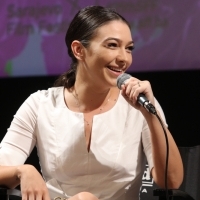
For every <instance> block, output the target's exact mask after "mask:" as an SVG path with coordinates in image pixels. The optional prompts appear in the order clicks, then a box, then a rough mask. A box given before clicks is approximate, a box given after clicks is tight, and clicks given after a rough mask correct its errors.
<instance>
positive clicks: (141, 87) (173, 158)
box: [122, 77, 183, 188]
mask: <svg viewBox="0 0 200 200" xmlns="http://www.w3.org/2000/svg"><path fill="white" fill-rule="evenodd" d="M138 82H139V84H138ZM140 93H144V94H145V96H146V97H147V99H149V100H150V102H151V103H152V104H153V105H155V102H154V101H155V98H154V96H153V92H152V90H151V85H150V83H149V82H148V81H140V80H138V79H136V78H134V77H131V78H130V79H128V81H126V82H125V84H124V85H122V95H123V96H124V98H125V99H126V100H127V102H128V103H129V104H130V105H132V106H133V107H134V108H136V109H138V110H140V112H141V113H142V114H143V116H144V118H145V119H146V121H147V124H148V127H149V129H150V134H151V135H150V136H151V144H152V157H153V163H154V167H153V168H152V171H151V172H152V176H153V179H154V180H155V182H156V184H158V186H159V187H161V188H164V187H165V163H166V140H165V135H164V132H163V129H162V126H161V124H160V122H159V120H158V119H157V117H156V116H155V115H153V114H151V113H149V112H148V111H147V110H146V109H145V108H143V107H142V106H141V105H140V104H139V103H138V102H137V97H138V95H139V94H140ZM158 115H159V116H160V114H159V112H158ZM165 129H166V132H167V136H168V140H169V163H168V188H178V187H179V186H180V184H181V183H182V180H183V164H182V160H181V156H180V153H179V150H178V148H177V146H176V144H175V142H174V139H173V137H172V135H171V133H170V132H169V130H168V129H167V127H165Z"/></svg>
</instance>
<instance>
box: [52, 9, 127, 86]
mask: <svg viewBox="0 0 200 200" xmlns="http://www.w3.org/2000/svg"><path fill="white" fill-rule="evenodd" d="M114 20H121V21H123V22H125V23H126V24H127V25H128V26H129V27H130V25H129V23H128V22H127V21H126V20H125V18H123V17H122V16H121V15H120V14H118V13H117V12H116V11H114V10H113V9H111V8H106V7H102V6H88V7H85V8H83V9H81V10H80V11H79V12H78V13H77V14H76V15H75V17H74V18H73V20H72V21H71V23H70V25H69V27H68V30H67V33H66V36H65V43H66V45H67V48H68V55H69V56H70V57H71V60H72V61H71V66H70V69H69V70H68V71H67V72H65V73H64V74H62V75H61V76H60V77H59V78H58V79H57V81H56V82H55V86H57V87H58V86H64V87H66V88H68V89H69V88H71V87H73V86H74V83H75V80H76V70H77V65H78V60H77V59H76V57H75V56H74V54H73V52H72V49H71V44H72V42H73V41H74V40H78V41H80V42H81V43H82V45H83V46H84V47H85V48H87V47H88V46H89V44H90V40H91V39H92V38H93V37H94V36H95V34H96V32H97V29H98V28H99V27H101V26H102V25H105V24H107V23H109V22H111V21H114Z"/></svg>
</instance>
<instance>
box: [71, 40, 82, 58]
mask: <svg viewBox="0 0 200 200" xmlns="http://www.w3.org/2000/svg"><path fill="white" fill-rule="evenodd" d="M83 48H84V47H83V45H82V44H81V42H80V41H78V40H74V41H73V42H72V44H71V49H72V52H73V54H74V56H75V57H76V59H77V60H83V52H84V49H83Z"/></svg>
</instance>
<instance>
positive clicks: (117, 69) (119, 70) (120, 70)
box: [108, 66, 123, 73]
mask: <svg viewBox="0 0 200 200" xmlns="http://www.w3.org/2000/svg"><path fill="white" fill-rule="evenodd" d="M108 69H110V70H112V71H114V72H119V73H120V72H123V70H122V69H119V68H115V67H111V66H108Z"/></svg>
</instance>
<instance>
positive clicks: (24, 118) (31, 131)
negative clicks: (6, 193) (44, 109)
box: [0, 94, 50, 200]
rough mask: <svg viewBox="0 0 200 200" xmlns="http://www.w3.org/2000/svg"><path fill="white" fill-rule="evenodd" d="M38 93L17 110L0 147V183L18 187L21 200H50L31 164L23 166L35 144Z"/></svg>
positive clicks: (40, 178)
mask: <svg viewBox="0 0 200 200" xmlns="http://www.w3.org/2000/svg"><path fill="white" fill-rule="evenodd" d="M38 97H39V96H38V94H36V95H33V96H31V97H29V98H28V99H27V100H26V101H25V102H24V103H23V104H22V106H21V107H20V109H19V110H18V111H17V113H16V115H15V116H14V119H13V121H12V123H11V126H10V128H9V129H8V132H7V134H6V135H5V137H4V139H3V141H2V143H1V144H0V184H1V185H5V186H7V187H9V188H15V187H16V186H17V185H19V184H20V186H21V192H22V197H23V199H24V200H27V199H32V197H33V196H35V198H37V199H38V200H41V199H43V200H49V199H50V198H49V194H48V190H47V187H46V184H45V182H44V180H43V178H42V176H41V175H40V173H39V172H38V171H37V170H36V168H35V167H33V166H32V165H26V164H25V165H24V164H23V163H24V162H25V160H26V158H27V157H28V156H29V154H30V153H31V151H32V149H33V147H34V146H35V143H36V136H35V124H36V121H37V109H38V106H39V103H38V102H39V98H38Z"/></svg>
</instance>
